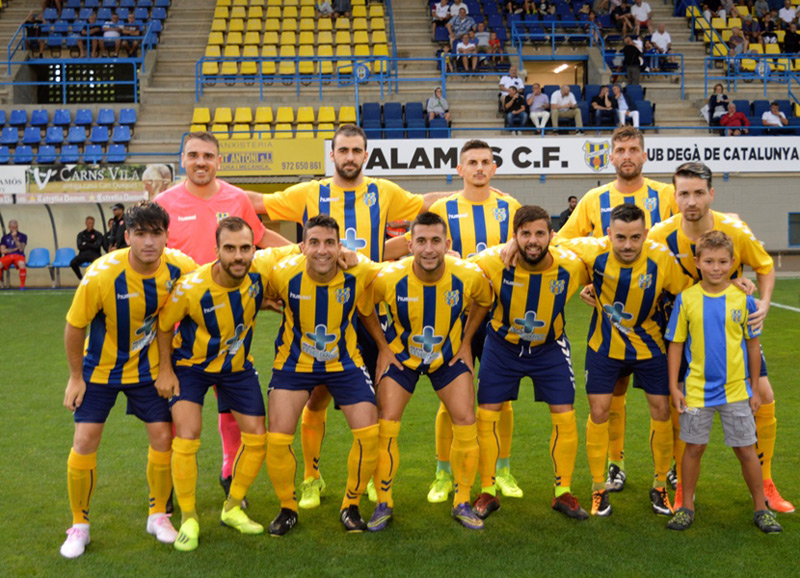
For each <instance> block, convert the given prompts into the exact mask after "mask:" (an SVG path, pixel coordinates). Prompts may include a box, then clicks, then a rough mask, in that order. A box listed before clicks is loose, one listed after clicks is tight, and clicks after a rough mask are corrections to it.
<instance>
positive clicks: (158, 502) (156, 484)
mask: <svg viewBox="0 0 800 578" xmlns="http://www.w3.org/2000/svg"><path fill="white" fill-rule="evenodd" d="M171 461H172V450H168V451H166V452H159V451H156V450H154V449H153V447H152V446H151V447H150V448H149V449H148V450H147V485H148V486H149V487H150V513H151V514H163V513H165V512H166V511H167V500H168V499H169V494H170V492H172V468H171V467H170V462H171Z"/></svg>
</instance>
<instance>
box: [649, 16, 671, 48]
mask: <svg viewBox="0 0 800 578" xmlns="http://www.w3.org/2000/svg"><path fill="white" fill-rule="evenodd" d="M650 42H652V43H653V46H655V47H656V48H657V49H658V51H659V52H660V53H661V54H667V53H668V52H671V51H672V37H671V36H670V35H669V32H667V26H666V24H664V23H663V22H661V23H659V25H658V30H657V31H656V32H653V34H652V36H651V37H650Z"/></svg>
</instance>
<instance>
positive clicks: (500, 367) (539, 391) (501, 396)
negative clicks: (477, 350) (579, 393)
mask: <svg viewBox="0 0 800 578" xmlns="http://www.w3.org/2000/svg"><path fill="white" fill-rule="evenodd" d="M523 377H530V378H531V380H533V393H534V396H535V399H536V401H543V402H545V403H547V404H548V405H572V404H574V403H575V373H574V372H573V370H572V353H571V348H570V345H569V339H567V336H566V334H564V335H562V336H561V339H559V340H558V341H552V342H550V343H543V344H542V345H537V346H535V347H528V344H527V342H525V341H523V342H521V343H520V344H519V345H514V344H512V343H509V342H508V341H506V340H505V339H503V338H502V337H500V336H499V335H497V334H496V333H495V332H494V331H489V334H488V335H487V336H486V345H484V348H483V359H482V360H481V367H480V370H479V371H478V403H479V404H484V403H503V402H505V401H509V400H515V399H517V396H518V395H519V384H520V380H521V379H522V378H523Z"/></svg>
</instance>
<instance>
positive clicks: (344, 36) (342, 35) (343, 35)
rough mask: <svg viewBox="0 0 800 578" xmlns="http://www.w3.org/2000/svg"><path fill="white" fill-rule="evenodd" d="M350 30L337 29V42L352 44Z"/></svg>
mask: <svg viewBox="0 0 800 578" xmlns="http://www.w3.org/2000/svg"><path fill="white" fill-rule="evenodd" d="M350 43H351V40H350V31H348V30H337V31H336V44H350Z"/></svg>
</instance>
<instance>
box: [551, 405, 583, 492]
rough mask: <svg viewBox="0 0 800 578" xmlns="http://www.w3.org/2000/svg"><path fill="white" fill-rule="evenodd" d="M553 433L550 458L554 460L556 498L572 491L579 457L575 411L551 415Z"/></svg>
mask: <svg viewBox="0 0 800 578" xmlns="http://www.w3.org/2000/svg"><path fill="white" fill-rule="evenodd" d="M550 420H551V421H552V422H553V432H552V433H551V434H550V458H551V459H552V460H553V473H554V474H555V488H556V489H555V493H556V497H558V496H560V495H562V494H566V493H567V492H569V491H570V484H571V483H572V472H573V470H574V469H575V458H577V457H578V424H577V422H576V421H575V410H572V411H568V412H565V413H551V414H550Z"/></svg>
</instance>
